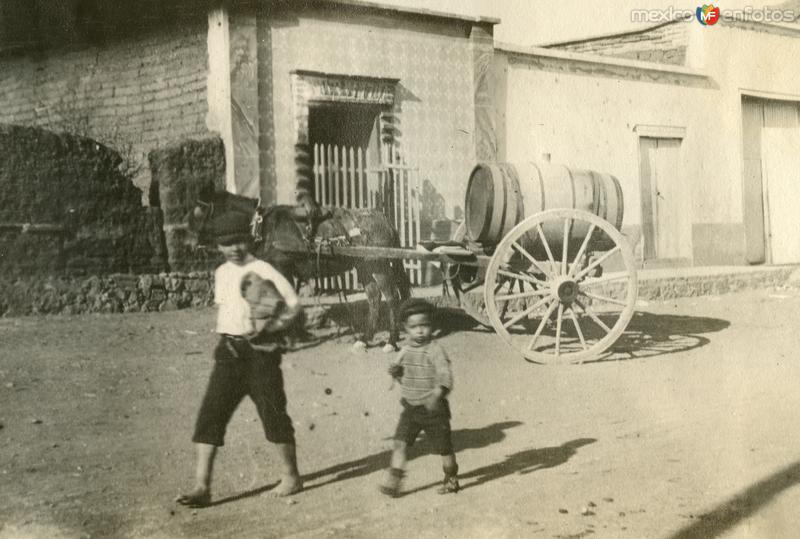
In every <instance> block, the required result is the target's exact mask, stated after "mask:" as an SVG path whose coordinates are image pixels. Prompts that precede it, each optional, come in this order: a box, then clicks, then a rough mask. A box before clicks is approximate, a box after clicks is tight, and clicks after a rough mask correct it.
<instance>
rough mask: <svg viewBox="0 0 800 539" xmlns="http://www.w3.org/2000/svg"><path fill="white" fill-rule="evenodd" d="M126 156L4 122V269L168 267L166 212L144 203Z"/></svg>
mask: <svg viewBox="0 0 800 539" xmlns="http://www.w3.org/2000/svg"><path fill="white" fill-rule="evenodd" d="M121 161H122V160H121V158H120V156H119V154H118V153H117V152H115V151H113V150H111V149H109V148H107V147H105V146H103V145H101V144H99V143H97V142H96V141H94V140H91V139H87V138H82V137H76V136H72V135H67V134H56V133H52V132H49V131H45V130H43V129H37V128H31V127H21V126H2V125H0V225H2V226H0V272H2V273H3V274H4V275H6V276H9V275H11V276H13V275H44V274H53V273H56V274H70V275H75V274H82V275H89V274H95V273H98V274H107V273H110V272H120V271H131V272H146V271H153V270H154V269H155V270H156V271H158V270H159V269H161V268H163V264H164V259H163V250H162V248H161V243H162V242H161V239H160V237H161V233H160V228H159V227H160V216H159V215H158V212H157V211H154V209H153V208H144V207H142V205H141V193H140V191H139V190H138V189H137V188H136V187H134V186H133V184H132V183H131V181H130V177H129V176H128V175H126V174H125V173H124V172H123V171H121V170H120V164H121ZM26 230H30V231H26Z"/></svg>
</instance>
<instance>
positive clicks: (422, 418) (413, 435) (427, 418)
mask: <svg viewBox="0 0 800 539" xmlns="http://www.w3.org/2000/svg"><path fill="white" fill-rule="evenodd" d="M400 403H401V404H402V405H403V413H401V414H400V421H398V423H397V430H396V431H395V433H394V439H395V440H398V441H401V442H405V443H406V445H407V446H408V447H411V446H413V445H414V442H415V441H416V439H417V436H419V433H420V432H421V431H425V436H426V438H427V439H428V440H429V441H430V443H431V446H432V447H433V449H434V451H436V453H438V454H439V455H452V454H453V441H452V439H451V438H452V437H451V435H450V405H449V404H448V402H447V399H442V405H441V407H440V408H439V409H438V410H436V411H435V412H429V411H428V409H427V408H425V406H423V405H419V406H414V405H412V404H409V403H408V402H407V401H406V400H405V399H401V400H400Z"/></svg>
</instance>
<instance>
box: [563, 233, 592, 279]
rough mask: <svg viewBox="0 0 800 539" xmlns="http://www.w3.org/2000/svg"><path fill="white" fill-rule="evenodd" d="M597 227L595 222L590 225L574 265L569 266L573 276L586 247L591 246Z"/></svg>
mask: <svg viewBox="0 0 800 539" xmlns="http://www.w3.org/2000/svg"><path fill="white" fill-rule="evenodd" d="M595 228H597V227H596V226H595V224H594V223H592V224H591V226H589V232H587V233H586V237H585V238H583V243H581V248H580V250H579V251H578V254H577V255H575V260H573V261H572V265H571V266H570V268H569V276H570V277H572V276H573V275H574V274H575V270H576V269H578V264H579V263H580V261H581V258H582V257H583V255H584V253H585V252H586V248H587V247H588V246H589V240H590V239H591V237H592V234H593V233H594V229H595Z"/></svg>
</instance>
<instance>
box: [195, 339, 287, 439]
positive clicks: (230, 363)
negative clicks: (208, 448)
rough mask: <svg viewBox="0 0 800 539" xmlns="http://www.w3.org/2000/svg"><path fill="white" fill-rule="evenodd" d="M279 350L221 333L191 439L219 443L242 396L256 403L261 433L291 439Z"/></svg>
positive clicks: (270, 437)
mask: <svg viewBox="0 0 800 539" xmlns="http://www.w3.org/2000/svg"><path fill="white" fill-rule="evenodd" d="M280 364H281V354H280V351H275V352H264V351H261V350H254V349H253V348H252V347H251V346H250V343H249V342H247V340H245V339H242V338H233V337H227V336H222V337H221V338H220V340H219V343H218V344H217V347H216V349H215V350H214V368H213V370H212V371H211V376H210V377H209V380H208V387H207V388H206V393H205V396H204V397H203V403H202V404H201V405H200V412H199V413H198V415H197V423H196V424H195V429H194V436H193V437H192V441H193V442H195V443H201V444H209V445H215V446H218V447H219V446H221V445H223V444H224V440H225V430H226V428H227V426H228V422H229V421H230V419H231V416H232V415H233V412H234V411H235V410H236V408H237V407H238V405H239V403H240V402H241V401H242V399H243V398H244V397H245V396H249V397H250V399H251V400H252V401H253V403H254V404H255V405H256V411H257V412H258V416H259V417H260V418H261V424H262V426H263V427H264V434H265V435H266V438H267V440H269V441H270V442H273V443H279V444H283V443H294V427H293V426H292V420H291V419H290V418H289V415H288V414H287V413H286V393H284V390H283V373H282V372H281V367H280Z"/></svg>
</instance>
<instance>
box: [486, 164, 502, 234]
mask: <svg viewBox="0 0 800 539" xmlns="http://www.w3.org/2000/svg"><path fill="white" fill-rule="evenodd" d="M489 169H490V170H491V172H492V173H491V177H492V189H493V194H494V197H493V201H494V202H493V205H492V214H491V217H490V219H489V234H488V236H487V237H488V238H489V240H490V241H492V242H494V243H496V242H499V241H500V239H501V232H502V229H503V214H504V213H505V211H504V210H505V208H504V206H505V201H506V193H505V185H506V182H505V180H504V178H503V174H502V172H503V169H501V168H500V167H499V166H497V165H490V166H489ZM498 183H499V184H500V185H499V186H498Z"/></svg>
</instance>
